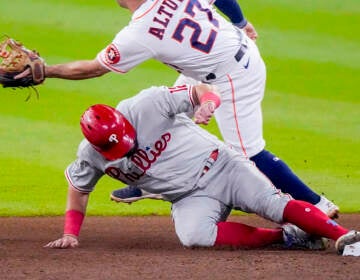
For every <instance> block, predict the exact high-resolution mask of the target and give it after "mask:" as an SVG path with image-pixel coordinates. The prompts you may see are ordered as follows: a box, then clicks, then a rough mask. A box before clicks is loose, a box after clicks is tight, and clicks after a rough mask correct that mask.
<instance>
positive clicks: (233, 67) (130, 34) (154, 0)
mask: <svg viewBox="0 0 360 280" xmlns="http://www.w3.org/2000/svg"><path fill="white" fill-rule="evenodd" d="M226 1H230V2H232V3H233V4H234V1H235V0H217V1H216V3H217V5H219V6H221V2H222V7H223V8H226V7H227V5H230V4H227V3H226ZM117 2H118V4H119V5H120V6H121V7H123V8H126V9H129V10H130V12H131V13H132V17H131V21H130V23H129V24H128V25H127V26H126V27H124V28H123V29H121V30H120V31H119V33H118V34H117V35H116V36H115V38H114V39H113V41H112V42H111V43H110V44H108V45H107V46H106V47H105V48H104V49H103V50H102V51H101V52H100V53H98V55H97V57H96V58H95V59H93V60H80V61H74V62H70V63H65V64H58V65H45V77H46V78H62V79H72V80H78V79H87V78H95V77H99V76H102V75H104V74H106V73H108V72H110V71H112V72H115V73H126V72H128V71H130V70H131V69H133V68H134V67H136V66H137V65H139V64H141V63H142V62H144V61H146V60H148V59H151V58H153V59H157V60H159V61H161V62H163V63H165V64H166V65H168V66H169V67H171V68H173V69H175V70H176V71H178V72H180V73H182V74H183V75H185V76H187V77H190V78H192V79H194V80H196V81H203V82H205V83H208V84H214V85H217V86H218V87H219V88H220V93H221V95H222V100H223V101H222V104H221V106H220V107H219V108H218V110H217V111H216V113H215V117H216V121H217V124H218V126H219V129H220V132H221V134H222V137H223V139H224V140H225V141H226V143H227V144H229V145H231V146H232V147H233V148H234V149H235V150H236V151H237V152H239V153H240V154H242V155H243V156H246V157H247V158H249V159H251V160H252V161H253V162H255V163H256V165H257V167H258V168H259V169H260V170H261V171H262V172H263V173H264V174H265V175H266V176H267V177H268V178H269V179H270V180H271V181H272V182H273V184H274V185H275V186H276V187H277V188H279V189H281V190H282V191H283V192H286V193H289V194H291V195H292V196H293V197H294V198H295V199H301V200H304V201H307V202H310V203H312V204H314V205H316V206H317V207H319V209H321V210H322V211H324V212H325V213H326V214H328V215H329V216H330V217H335V216H337V214H338V212H339V208H338V207H337V206H336V205H335V204H333V203H332V202H331V201H329V200H328V199H326V198H325V197H323V196H319V195H318V194H316V193H315V192H313V191H312V190H311V189H310V188H309V187H308V186H307V185H306V184H304V183H303V182H302V181H301V180H300V179H299V178H298V177H297V176H296V175H295V174H294V173H293V172H292V170H290V168H289V167H288V166H287V165H286V164H285V162H284V161H282V160H281V159H279V158H278V157H276V156H275V155H273V154H272V153H270V152H269V151H267V150H266V149H265V140H264V138H263V131H262V112H261V102H262V99H263V95H264V89H265V80H266V69H265V64H264V62H263V60H262V58H261V56H260V53H259V50H258V48H257V46H256V45H255V43H254V41H253V40H251V39H250V38H249V37H248V36H247V35H246V34H245V33H244V31H243V30H240V29H239V28H237V27H235V26H234V25H233V24H231V23H230V22H228V21H227V20H226V19H225V18H224V17H222V16H220V14H218V13H217V12H216V10H214V9H213V7H212V6H211V5H209V3H208V2H207V1H206V0H189V1H182V0H117ZM230 10H231V9H230ZM240 22H241V24H240V26H241V27H244V23H245V27H244V29H245V30H247V31H249V28H250V31H251V28H252V26H251V25H250V24H248V23H246V21H244V19H240ZM253 31H254V30H253ZM249 34H251V32H250V33H249ZM251 35H252V37H253V38H254V39H256V36H257V35H256V33H255V34H253V33H252V34H251ZM29 71H30V70H27V71H25V72H24V73H22V74H20V75H18V76H17V78H20V77H22V76H24V75H25V76H26V75H28V74H29ZM140 195H141V194H140Z"/></svg>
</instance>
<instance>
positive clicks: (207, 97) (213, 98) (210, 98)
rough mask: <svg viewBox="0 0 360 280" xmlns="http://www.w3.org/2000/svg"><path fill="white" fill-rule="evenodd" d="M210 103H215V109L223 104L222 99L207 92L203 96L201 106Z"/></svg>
mask: <svg viewBox="0 0 360 280" xmlns="http://www.w3.org/2000/svg"><path fill="white" fill-rule="evenodd" d="M208 101H213V102H214V103H215V108H217V107H219V106H220V103H221V100H220V97H219V96H218V95H217V94H215V93H213V92H211V91H208V92H205V93H204V94H203V95H201V97H200V105H201V104H204V103H206V102H208Z"/></svg>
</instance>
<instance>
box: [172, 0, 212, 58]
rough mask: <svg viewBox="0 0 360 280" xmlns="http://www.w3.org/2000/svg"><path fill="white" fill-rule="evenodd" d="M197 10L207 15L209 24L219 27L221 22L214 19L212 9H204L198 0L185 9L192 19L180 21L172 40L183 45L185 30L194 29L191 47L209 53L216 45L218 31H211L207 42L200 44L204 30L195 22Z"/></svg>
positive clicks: (191, 0)
mask: <svg viewBox="0 0 360 280" xmlns="http://www.w3.org/2000/svg"><path fill="white" fill-rule="evenodd" d="M195 10H197V12H202V13H206V15H207V18H208V20H209V22H210V23H211V24H212V25H213V26H214V27H219V22H218V20H217V19H215V18H214V17H213V14H212V12H211V11H210V9H208V8H203V7H202V6H201V4H200V3H199V1H198V0H190V1H189V2H188V4H187V6H186V7H185V11H184V12H185V13H186V14H188V15H189V16H190V17H191V18H182V19H181V20H180V21H179V23H178V25H177V27H176V29H175V31H174V34H173V35H172V38H173V39H175V40H176V41H178V42H180V43H181V42H182V41H183V40H184V36H183V31H184V29H185V28H186V27H187V28H190V29H192V35H191V37H190V39H189V40H190V44H191V46H192V47H193V48H194V49H196V50H199V51H201V52H204V53H209V52H210V51H211V48H212V46H213V45H214V42H215V39H216V36H217V31H216V30H214V29H211V30H210V33H209V36H208V38H207V40H206V42H200V41H199V37H200V34H201V32H202V28H201V26H200V24H199V23H198V22H197V21H195V20H194V17H195Z"/></svg>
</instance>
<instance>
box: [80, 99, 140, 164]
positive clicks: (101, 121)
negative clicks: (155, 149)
mask: <svg viewBox="0 0 360 280" xmlns="http://www.w3.org/2000/svg"><path fill="white" fill-rule="evenodd" d="M80 126H81V130H82V132H83V134H84V136H85V137H86V139H87V140H88V141H89V142H90V143H91V145H92V146H93V147H94V149H95V150H97V151H98V152H99V153H100V154H102V155H103V156H104V157H105V158H106V159H107V160H116V159H119V158H122V157H123V156H124V155H126V154H127V153H128V152H129V151H130V150H131V149H132V148H133V147H134V146H135V142H136V131H135V129H134V127H133V126H132V125H131V124H130V123H129V121H128V120H127V119H126V118H125V117H124V115H123V114H121V113H120V112H119V111H117V110H116V109H114V108H112V107H110V106H107V105H103V104H97V105H93V106H91V107H90V108H88V109H87V110H86V111H85V112H84V114H83V115H82V116H81V120H80Z"/></svg>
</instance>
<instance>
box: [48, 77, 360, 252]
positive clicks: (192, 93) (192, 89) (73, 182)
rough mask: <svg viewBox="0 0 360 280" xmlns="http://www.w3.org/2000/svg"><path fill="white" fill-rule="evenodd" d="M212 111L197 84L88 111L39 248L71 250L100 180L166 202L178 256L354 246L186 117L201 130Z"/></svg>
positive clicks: (206, 88) (210, 95)
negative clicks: (57, 211)
mask: <svg viewBox="0 0 360 280" xmlns="http://www.w3.org/2000/svg"><path fill="white" fill-rule="evenodd" d="M220 103H221V100H220V94H219V93H218V91H217V90H216V88H215V87H213V86H210V85H205V84H201V85H197V86H188V85H183V86H178V87H172V88H168V87H164V86H163V87H151V88H149V89H147V90H144V91H142V92H140V94H138V95H136V96H134V97H132V98H130V99H127V100H124V101H122V102H120V103H119V105H118V106H117V109H114V108H112V107H110V106H107V105H101V104H97V105H94V106H91V107H90V108H89V109H87V110H86V111H85V113H84V114H83V115H82V117H81V121H80V125H81V129H82V132H83V134H84V136H85V138H86V139H84V140H83V141H82V142H81V144H80V146H79V149H78V153H77V159H76V160H75V161H74V162H73V163H71V164H70V165H69V166H68V167H67V169H66V171H65V175H66V178H67V180H68V182H69V189H68V199H67V208H66V214H65V227H64V235H63V236H62V237H61V238H59V239H57V240H55V241H52V242H49V243H48V244H47V245H45V246H46V247H50V248H72V247H76V246H78V244H79V241H78V236H79V233H80V228H81V225H82V222H83V219H84V216H85V213H86V207H87V202H88V198H89V194H90V193H91V192H92V191H93V190H94V188H95V185H96V183H97V182H98V180H99V179H100V178H101V177H102V176H103V175H104V174H107V175H109V176H111V177H112V178H114V179H117V180H120V181H122V182H124V183H127V184H129V185H133V186H136V187H139V188H141V189H144V190H146V191H148V192H151V193H156V194H161V195H162V196H163V197H164V199H165V200H167V201H170V202H171V203H172V217H173V221H174V224H175V231H176V234H177V236H178V238H179V239H180V242H181V243H182V244H183V245H184V246H186V247H193V246H204V247H212V246H223V245H230V246H235V247H248V248H254V247H260V246H265V245H269V244H273V243H285V244H286V245H287V246H293V245H297V246H303V247H306V248H310V249H324V243H323V242H322V239H319V238H313V236H318V237H320V236H324V237H326V238H330V239H333V240H335V241H336V243H335V246H336V249H337V251H338V253H339V254H342V253H343V251H344V249H345V247H346V246H349V245H351V246H360V242H359V241H360V232H358V231H355V230H351V231H349V230H348V229H346V228H344V227H342V226H340V225H338V224H337V223H335V222H334V221H333V220H331V219H330V218H329V217H328V216H327V215H325V214H324V213H323V212H322V211H320V210H319V209H318V208H316V207H315V206H313V205H312V204H310V203H307V202H304V201H298V200H293V199H292V198H291V197H290V196H289V195H286V194H283V193H281V192H280V191H279V190H277V189H276V188H275V187H274V186H273V185H272V184H271V182H270V181H269V180H268V179H267V178H266V176H264V175H263V174H262V173H261V172H260V171H259V170H258V169H257V167H256V166H255V165H254V163H253V162H252V161H250V160H248V159H247V158H246V157H245V156H242V155H240V154H239V153H238V152H236V151H234V150H232V149H231V148H230V147H229V146H227V145H225V144H224V143H223V142H221V141H220V140H218V139H217V138H216V137H215V136H213V135H211V134H210V133H208V132H207V131H206V130H204V129H202V128H201V127H199V126H198V125H196V124H195V123H194V122H193V121H192V120H191V119H190V118H189V117H188V116H194V119H195V122H196V123H200V124H207V123H208V122H209V120H210V118H211V116H212V114H213V113H214V111H215V109H216V108H218V109H219V108H220V107H221V106H220ZM219 106H220V107H219ZM184 113H185V114H186V115H185V114H184ZM232 208H236V209H241V210H243V211H246V212H252V213H257V214H258V215H260V216H262V217H264V218H266V219H269V220H272V221H274V222H276V223H279V224H283V223H293V224H295V225H297V226H298V227H299V228H301V229H303V230H304V231H306V232H308V233H310V234H311V235H308V234H306V233H305V232H304V231H302V230H300V229H299V228H297V227H295V226H293V225H291V224H285V225H283V226H282V227H281V228H275V229H266V228H255V227H251V226H247V225H244V224H240V223H233V222H226V218H227V216H228V215H229V213H230V211H231V209H232Z"/></svg>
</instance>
